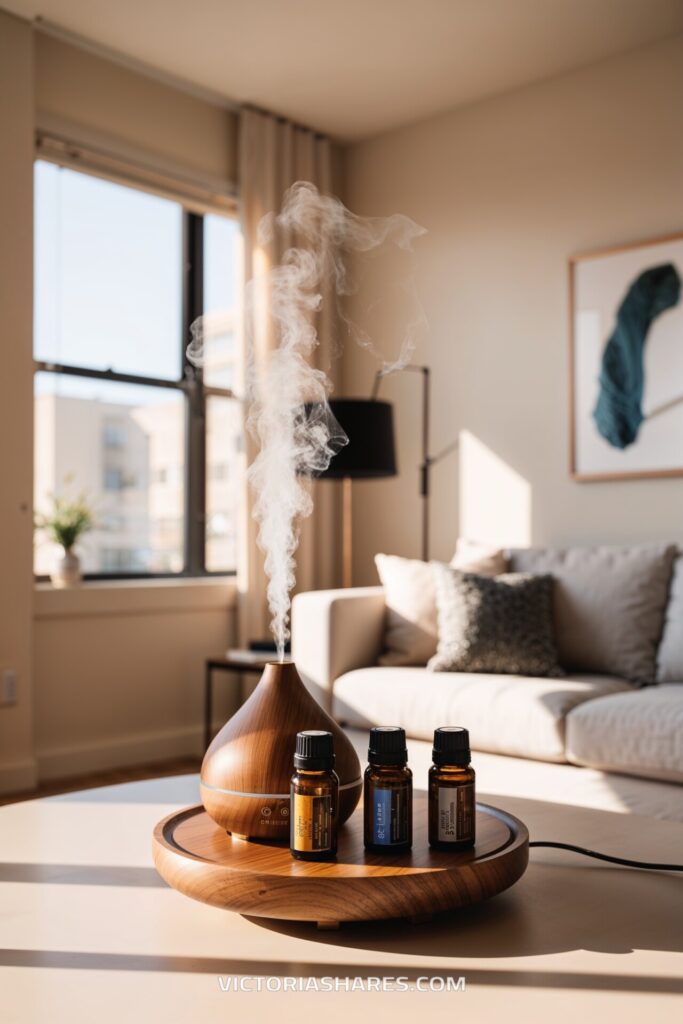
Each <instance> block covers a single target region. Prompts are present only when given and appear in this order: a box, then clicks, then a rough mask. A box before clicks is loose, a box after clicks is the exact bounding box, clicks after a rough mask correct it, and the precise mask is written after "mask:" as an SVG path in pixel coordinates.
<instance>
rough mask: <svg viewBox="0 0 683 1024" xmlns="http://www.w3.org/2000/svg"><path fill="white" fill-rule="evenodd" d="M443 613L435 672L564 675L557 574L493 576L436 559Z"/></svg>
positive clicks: (439, 605)
mask: <svg viewBox="0 0 683 1024" xmlns="http://www.w3.org/2000/svg"><path fill="white" fill-rule="evenodd" d="M432 571H433V573H434V584H435V589H436V604H437V608H438V613H439V644H438V648H437V652H436V654H435V655H434V657H433V658H431V659H430V661H429V663H428V665H427V667H428V668H429V669H431V670H432V671H433V672H493V673H501V674H510V675H525V676H561V675H562V674H563V673H562V670H561V668H560V666H559V664H558V660H557V648H556V646H555V631H554V626H553V586H554V580H553V578H552V576H547V575H545V576H532V575H530V574H522V573H504V574H503V575H502V576H496V577H495V578H490V577H487V576H478V575H476V574H475V573H469V572H460V571H459V570H457V569H452V568H451V567H450V566H448V565H443V564H442V563H441V562H432Z"/></svg>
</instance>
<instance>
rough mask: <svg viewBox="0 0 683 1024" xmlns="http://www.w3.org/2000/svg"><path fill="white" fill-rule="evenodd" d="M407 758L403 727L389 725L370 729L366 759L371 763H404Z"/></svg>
mask: <svg viewBox="0 0 683 1024" xmlns="http://www.w3.org/2000/svg"><path fill="white" fill-rule="evenodd" d="M407 760H408V749H407V747H406V731H405V729H401V728H400V727H399V726H395V725H390V726H378V727H377V728H375V729H371V730H370V746H369V748H368V761H370V762H371V764H405V763H406V761H407Z"/></svg>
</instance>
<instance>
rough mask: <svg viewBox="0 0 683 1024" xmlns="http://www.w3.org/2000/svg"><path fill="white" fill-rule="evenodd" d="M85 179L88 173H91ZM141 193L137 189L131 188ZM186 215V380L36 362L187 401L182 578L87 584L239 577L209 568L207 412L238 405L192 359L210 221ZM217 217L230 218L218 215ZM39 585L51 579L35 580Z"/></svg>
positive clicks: (134, 576)
mask: <svg viewBox="0 0 683 1024" xmlns="http://www.w3.org/2000/svg"><path fill="white" fill-rule="evenodd" d="M80 173H86V174H87V173H88V172H87V170H84V171H81V172H80ZM126 187H127V188H135V186H134V185H126ZM179 205H181V209H182V257H181V259H182V267H180V268H179V270H181V272H182V292H181V295H182V298H181V301H182V317H181V332H180V338H179V339H178V343H179V345H180V350H181V364H180V365H181V375H180V377H179V378H178V379H177V380H165V379H163V378H161V377H146V376H141V375H138V374H132V373H120V372H118V371H117V370H112V369H109V370H94V369H92V368H89V367H84V366H75V365H72V364H66V363H53V362H49V361H43V360H34V363H33V365H34V375H35V374H36V373H40V372H45V373H53V374H64V375H65V376H70V377H89V378H91V379H95V380H108V381H118V382H120V383H123V384H141V385H144V386H145V387H156V388H167V389H169V390H173V391H178V392H180V393H181V394H183V395H184V397H185V402H186V405H185V411H186V416H185V439H184V451H185V466H184V472H185V479H184V483H185V507H184V530H183V569H182V570H181V571H180V572H98V573H84V574H83V579H84V580H147V579H197V578H201V577H216V576H233V577H234V576H236V575H237V569H236V568H235V569H216V570H210V569H207V568H206V409H207V400H208V399H209V398H211V397H214V396H217V397H219V398H232V399H236V397H237V396H236V395H235V393H234V391H232V389H230V388H220V387H212V386H207V385H206V384H205V383H204V377H203V372H202V369H201V367H197V366H194V365H193V364H192V363H191V362H190V361H189V359H188V358H187V351H186V349H187V346H188V344H189V342H190V339H191V332H190V326H191V324H192V323H193V322H194V321H195V320H196V319H197V318H198V317H200V316H201V315H202V314H203V312H204V215H203V214H199V213H194V212H193V211H191V210H189V209H187V208H186V207H184V206H182V204H179ZM215 215H216V216H220V217H225V216H228V215H227V214H226V213H224V212H222V211H221V212H218V211H216V214H215ZM34 579H35V581H36V582H37V583H40V582H45V581H47V580H48V579H49V577H48V576H42V575H41V576H39V575H36V574H34Z"/></svg>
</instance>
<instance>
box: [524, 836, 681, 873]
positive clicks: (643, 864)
mask: <svg viewBox="0 0 683 1024" xmlns="http://www.w3.org/2000/svg"><path fill="white" fill-rule="evenodd" d="M532 846H547V847H548V848H549V849H552V850H570V851H571V853H580V854H581V855H582V856H584V857H593V858H594V859H595V860H606V861H608V862H609V863H610V864H622V865H623V866H624V867H627V868H643V870H646V871H683V864H654V863H652V862H651V861H647V860H629V859H628V858H627V857H611V856H610V855H609V854H608V853H598V852H597V850H587V849H586V848H585V847H584V846H574V844H573V843H551V842H544V841H543V840H541V839H539V840H537V841H536V842H533V843H529V848H531V847H532Z"/></svg>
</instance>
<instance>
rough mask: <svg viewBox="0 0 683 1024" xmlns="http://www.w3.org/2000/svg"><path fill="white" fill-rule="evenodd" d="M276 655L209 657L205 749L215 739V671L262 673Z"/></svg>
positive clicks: (205, 691) (205, 707)
mask: <svg viewBox="0 0 683 1024" xmlns="http://www.w3.org/2000/svg"><path fill="white" fill-rule="evenodd" d="M273 657H274V655H272V654H271V655H269V654H264V656H263V659H261V658H259V659H258V660H256V661H252V660H244V661H242V659H241V658H231V657H228V656H227V655H223V656H222V657H217V658H207V659H206V667H205V670H204V750H205V751H206V750H207V748H208V746H209V743H210V742H211V740H212V739H213V736H212V729H211V719H212V717H213V673H214V671H220V672H235V673H237V674H241V673H243V672H251V673H253V674H258V675H260V674H261V673H262V672H263V667H264V665H265V664H266V662H267V661H270V660H272V658H273Z"/></svg>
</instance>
